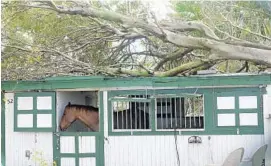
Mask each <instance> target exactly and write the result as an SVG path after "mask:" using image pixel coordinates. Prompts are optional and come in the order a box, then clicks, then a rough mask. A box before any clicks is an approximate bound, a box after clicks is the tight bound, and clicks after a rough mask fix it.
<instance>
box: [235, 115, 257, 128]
mask: <svg viewBox="0 0 271 166" xmlns="http://www.w3.org/2000/svg"><path fill="white" fill-rule="evenodd" d="M239 119H240V126H257V125H258V114H257V113H240V114H239Z"/></svg>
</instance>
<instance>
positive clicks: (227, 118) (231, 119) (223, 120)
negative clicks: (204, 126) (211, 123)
mask: <svg viewBox="0 0 271 166" xmlns="http://www.w3.org/2000/svg"><path fill="white" fill-rule="evenodd" d="M235 125H236V122H235V114H217V126H235Z"/></svg>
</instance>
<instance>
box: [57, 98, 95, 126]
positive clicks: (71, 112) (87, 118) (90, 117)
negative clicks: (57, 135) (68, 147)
mask: <svg viewBox="0 0 271 166" xmlns="http://www.w3.org/2000/svg"><path fill="white" fill-rule="evenodd" d="M76 120H80V121H82V122H83V123H84V124H85V125H86V126H87V127H88V128H90V129H91V130H92V131H99V109H98V108H96V107H92V106H86V105H75V104H71V103H70V102H69V104H68V105H67V106H66V107H65V110H64V113H63V115H62V118H61V122H60V126H59V127H60V130H61V131H65V130H66V129H67V128H68V127H69V126H70V125H71V124H72V123H73V122H74V121H76Z"/></svg>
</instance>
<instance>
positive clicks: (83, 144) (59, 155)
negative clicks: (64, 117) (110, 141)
mask: <svg viewBox="0 0 271 166" xmlns="http://www.w3.org/2000/svg"><path fill="white" fill-rule="evenodd" d="M102 144H103V138H102V137H101V134H100V132H56V133H54V161H55V162H56V163H57V166H100V165H103V164H102V161H103V157H102V156H103V154H101V152H103V150H100V149H101V148H102V147H101V145H102Z"/></svg>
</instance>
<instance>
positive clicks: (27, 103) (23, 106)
mask: <svg viewBox="0 0 271 166" xmlns="http://www.w3.org/2000/svg"><path fill="white" fill-rule="evenodd" d="M17 109H18V110H33V97H18V101H17Z"/></svg>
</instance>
